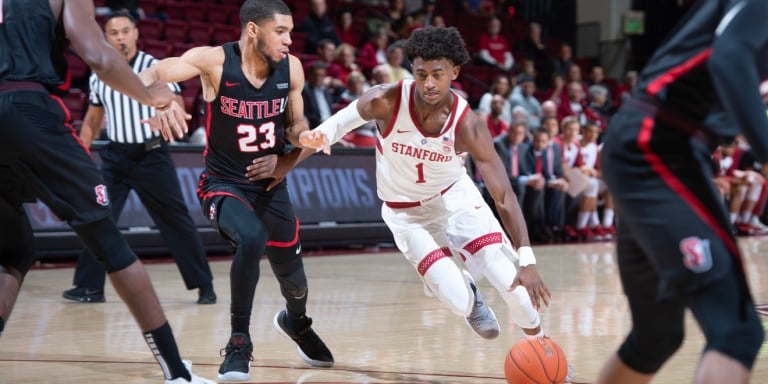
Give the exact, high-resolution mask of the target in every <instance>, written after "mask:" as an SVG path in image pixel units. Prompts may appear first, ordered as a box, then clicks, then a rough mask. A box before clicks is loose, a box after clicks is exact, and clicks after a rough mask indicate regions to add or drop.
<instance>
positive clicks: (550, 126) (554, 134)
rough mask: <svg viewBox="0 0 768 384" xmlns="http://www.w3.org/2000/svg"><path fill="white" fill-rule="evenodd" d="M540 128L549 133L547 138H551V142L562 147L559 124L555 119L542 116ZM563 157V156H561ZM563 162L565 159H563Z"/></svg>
mask: <svg viewBox="0 0 768 384" xmlns="http://www.w3.org/2000/svg"><path fill="white" fill-rule="evenodd" d="M541 127H542V128H544V129H546V130H547V132H549V137H551V138H552V141H555V142H557V143H558V144H560V146H561V147H562V146H563V145H562V143H560V141H559V140H560V124H559V123H558V121H557V117H555V116H544V117H542V118H541ZM563 157H565V156H563ZM563 161H565V159H563Z"/></svg>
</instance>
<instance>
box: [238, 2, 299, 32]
mask: <svg viewBox="0 0 768 384" xmlns="http://www.w3.org/2000/svg"><path fill="white" fill-rule="evenodd" d="M276 14H277V15H288V16H290V15H291V9H290V8H288V6H287V5H286V4H285V3H284V2H283V1H282V0H246V1H245V2H244V3H243V5H242V6H241V7H240V27H241V28H245V25H246V24H248V22H249V21H252V22H254V23H256V24H257V25H261V23H262V22H264V21H267V20H271V19H272V18H274V17H275V15H276Z"/></svg>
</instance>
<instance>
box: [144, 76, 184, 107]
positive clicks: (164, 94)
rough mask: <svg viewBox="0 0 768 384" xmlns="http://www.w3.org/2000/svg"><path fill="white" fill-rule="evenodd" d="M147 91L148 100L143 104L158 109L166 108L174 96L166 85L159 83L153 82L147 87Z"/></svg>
mask: <svg viewBox="0 0 768 384" xmlns="http://www.w3.org/2000/svg"><path fill="white" fill-rule="evenodd" d="M147 91H148V92H149V100H148V101H147V102H146V103H144V104H147V105H149V106H151V107H155V108H158V109H165V108H168V107H169V106H170V105H171V102H172V101H173V99H174V98H175V96H176V95H174V94H173V92H172V91H171V89H170V88H168V84H166V83H164V82H161V81H155V82H154V83H152V84H150V85H148V86H147Z"/></svg>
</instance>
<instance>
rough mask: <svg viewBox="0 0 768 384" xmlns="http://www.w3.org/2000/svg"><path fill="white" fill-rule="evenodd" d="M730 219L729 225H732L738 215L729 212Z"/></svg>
mask: <svg viewBox="0 0 768 384" xmlns="http://www.w3.org/2000/svg"><path fill="white" fill-rule="evenodd" d="M730 217H731V224H733V223H735V222H736V218H738V217H739V214H738V213H736V212H731V214H730Z"/></svg>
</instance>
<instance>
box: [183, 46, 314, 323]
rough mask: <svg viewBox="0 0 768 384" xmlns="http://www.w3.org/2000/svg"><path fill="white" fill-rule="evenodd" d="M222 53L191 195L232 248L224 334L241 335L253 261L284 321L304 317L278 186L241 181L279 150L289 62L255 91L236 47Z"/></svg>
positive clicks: (299, 274) (285, 198)
mask: <svg viewBox="0 0 768 384" xmlns="http://www.w3.org/2000/svg"><path fill="white" fill-rule="evenodd" d="M222 48H223V49H224V57H225V59H224V64H223V67H222V68H223V69H222V74H221V81H220V83H219V87H218V88H219V92H218V94H217V95H216V98H215V99H214V100H213V101H211V102H210V103H209V104H208V107H207V108H208V109H207V116H208V121H207V126H206V132H207V137H208V145H207V148H206V150H205V153H204V157H205V171H204V172H203V174H202V175H201V176H200V183H199V185H198V196H199V198H200V202H201V204H202V205H203V212H204V213H205V214H206V216H207V217H208V219H209V220H210V221H211V224H212V225H213V227H214V228H215V229H216V230H217V231H218V232H219V234H221V236H222V237H223V238H224V239H225V240H227V241H228V242H230V244H232V245H233V246H234V247H235V248H236V252H235V257H234V260H233V261H232V269H231V276H230V280H231V286H232V290H231V292H232V304H231V308H230V309H231V313H232V325H233V330H232V331H233V333H234V332H242V333H248V321H249V320H248V319H250V314H251V307H252V305H253V297H254V293H255V289H256V284H257V282H258V278H259V260H260V259H261V256H262V255H263V254H265V253H266V254H267V257H268V258H269V261H270V264H271V265H272V269H273V271H274V272H275V276H276V277H277V279H278V282H279V283H280V286H281V291H282V293H283V296H284V297H285V298H286V301H287V303H288V305H287V307H288V313H289V315H293V316H296V317H298V316H300V315H303V314H304V313H305V311H306V299H307V297H306V289H307V288H306V277H305V276H304V268H303V264H302V261H301V244H300V243H299V223H298V220H297V219H296V216H295V214H294V210H293V205H292V204H291V200H290V196H289V194H288V189H287V187H286V185H285V182H282V183H280V184H279V185H277V186H276V187H274V188H273V189H272V190H270V191H267V190H266V187H267V185H268V184H269V182H270V181H271V180H265V181H258V182H252V181H249V180H248V179H247V178H246V176H245V173H246V167H247V166H248V165H250V164H251V163H252V161H253V159H255V158H258V157H261V156H265V155H270V154H278V155H281V154H283V153H284V151H285V141H286V137H285V119H286V115H287V112H286V109H287V108H286V106H287V102H288V92H289V90H290V71H289V60H288V59H287V58H286V59H283V60H282V61H280V62H279V63H276V64H274V65H273V66H272V68H271V72H270V74H269V76H268V77H267V79H266V81H265V82H264V84H262V85H261V87H259V88H256V87H255V86H253V84H251V82H250V81H248V79H247V78H246V77H245V74H244V73H243V70H242V68H241V62H242V58H241V52H240V48H239V45H238V43H237V42H232V43H227V44H224V45H223V46H222Z"/></svg>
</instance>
